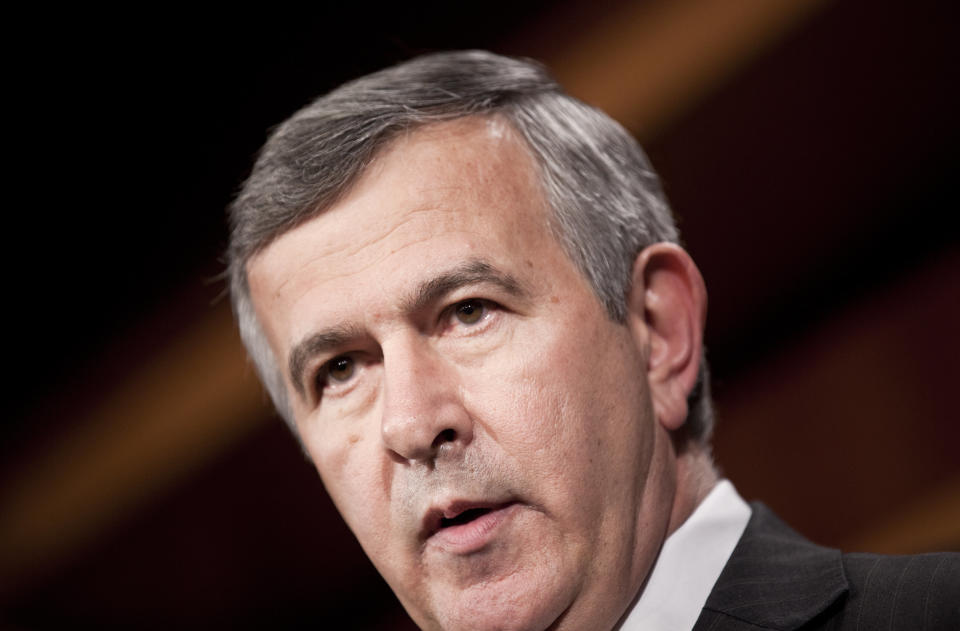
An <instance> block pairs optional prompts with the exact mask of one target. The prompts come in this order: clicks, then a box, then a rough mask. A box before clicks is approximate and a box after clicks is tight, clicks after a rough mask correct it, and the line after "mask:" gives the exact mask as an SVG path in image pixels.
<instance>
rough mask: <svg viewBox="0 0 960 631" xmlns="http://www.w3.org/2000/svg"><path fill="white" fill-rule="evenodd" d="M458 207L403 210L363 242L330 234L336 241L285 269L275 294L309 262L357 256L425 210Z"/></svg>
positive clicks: (414, 240)
mask: <svg viewBox="0 0 960 631" xmlns="http://www.w3.org/2000/svg"><path fill="white" fill-rule="evenodd" d="M457 210H458V209H456V208H444V207H441V206H438V205H433V204H426V203H425V204H421V205H419V206H416V207H414V208H411V209H410V210H408V211H406V212H404V213H403V215H402V216H401V217H400V218H399V219H398V221H397V222H395V223H394V224H393V225H392V226H390V228H389V229H388V230H387V231H386V232H383V233H382V234H379V235H377V236H374V237H369V238H367V239H364V240H361V241H360V242H355V241H353V240H351V239H348V238H346V237H345V236H343V235H331V237H332V238H333V239H334V241H335V242H334V243H330V244H329V246H328V247H326V248H320V249H319V250H318V249H316V248H311V250H310V252H309V254H308V255H307V256H304V257H298V258H300V260H299V261H298V262H297V264H296V267H295V268H294V269H292V270H289V271H285V272H284V275H283V279H282V280H281V281H280V282H279V283H277V285H276V286H275V288H274V295H275V296H277V295H279V294H280V293H282V291H283V290H284V289H285V288H286V287H287V286H288V285H289V284H290V283H291V282H294V281H295V280H296V279H297V278H298V277H300V276H301V274H299V272H303V271H304V270H307V269H308V268H309V267H310V266H312V265H314V264H316V263H317V262H318V261H321V260H322V259H326V258H330V257H338V258H347V259H348V258H352V257H355V256H357V255H358V254H361V253H363V252H364V251H365V250H367V249H368V248H370V247H371V246H373V245H375V244H376V243H377V242H378V241H383V240H386V239H388V238H390V236H391V235H393V234H394V233H395V232H397V231H398V230H400V229H401V228H403V227H404V225H406V224H408V223H410V222H411V221H413V220H414V219H416V218H418V217H419V216H420V215H422V214H424V213H432V212H440V213H455V212H457ZM360 232H361V233H363V232H365V230H362V229H361V230H360ZM430 236H432V235H430V234H426V233H424V234H418V235H417V237H416V238H412V239H411V240H409V241H408V242H406V243H404V244H403V246H401V247H400V248H396V249H393V250H390V251H389V252H386V253H384V254H381V255H380V256H378V257H377V258H375V259H373V260H372V261H370V262H369V263H367V264H365V265H363V266H362V267H360V268H358V269H356V270H353V271H351V272H349V273H341V274H334V275H332V276H331V278H345V277H348V276H351V275H354V274H357V273H360V272H363V271H365V270H366V269H368V268H369V267H371V266H375V265H378V264H380V263H382V262H383V259H385V258H386V257H387V256H389V255H391V254H394V253H395V252H397V251H398V250H400V249H402V248H404V247H408V246H410V245H415V244H417V243H421V242H423V241H425V240H427V239H428V238H430ZM281 239H282V237H281ZM278 244H279V240H278V242H277V244H274V245H278ZM271 247H273V246H271ZM278 248H279V249H284V246H283V244H279V245H278ZM266 257H269V253H266ZM322 267H327V266H322Z"/></svg>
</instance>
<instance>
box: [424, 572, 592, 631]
mask: <svg viewBox="0 0 960 631" xmlns="http://www.w3.org/2000/svg"><path fill="white" fill-rule="evenodd" d="M545 565H547V564H545ZM544 569H545V568H543V567H540V568H537V569H536V570H534V571H532V572H531V571H529V570H527V571H523V570H521V571H519V572H515V573H512V574H510V575H508V576H505V577H503V578H500V579H498V580H496V581H494V582H482V583H476V584H473V585H470V586H468V587H466V588H458V587H452V586H451V587H450V588H449V589H442V590H439V593H437V594H435V596H434V598H432V601H433V605H434V607H433V610H434V611H435V612H437V615H436V617H435V619H434V620H435V621H434V622H432V623H428V624H426V625H423V624H421V626H423V628H425V629H443V630H444V631H542V630H545V629H559V628H563V627H557V626H555V624H556V623H557V621H558V619H560V618H562V617H563V616H564V615H565V613H566V612H567V610H568V609H569V608H570V606H571V605H572V604H573V603H574V601H575V600H576V596H577V591H578V588H579V585H577V584H575V583H573V582H572V581H566V583H569V584H565V583H563V582H559V581H561V580H562V579H561V577H569V576H571V575H570V574H568V573H563V572H560V571H544ZM538 570H539V571H538ZM414 617H415V619H416V616H414ZM418 623H420V621H419V620H418Z"/></svg>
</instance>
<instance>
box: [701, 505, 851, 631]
mask: <svg viewBox="0 0 960 631" xmlns="http://www.w3.org/2000/svg"><path fill="white" fill-rule="evenodd" d="M752 508H753V514H752V515H751V517H750V521H749V523H748V524H747V528H746V530H745V531H744V533H743V536H742V537H741V538H740V542H739V543H738V544H737V547H736V548H735V549H734V551H733V554H732V555H731V556H730V560H729V561H727V564H726V566H724V568H723V572H722V573H721V574H720V578H719V579H717V583H716V585H714V587H713V591H712V592H710V597H709V598H708V599H707V603H706V605H704V608H703V611H702V612H701V614H700V618H699V619H698V620H697V624H696V625H694V631H706V630H707V629H712V630H720V629H749V628H751V627H756V626H759V627H764V628H768V629H777V630H781V631H791V630H793V629H797V628H799V627H801V626H802V625H804V624H805V623H807V622H809V621H810V620H812V619H813V618H815V617H816V616H817V615H819V614H820V613H822V612H824V611H825V610H826V609H827V608H829V607H830V605H832V604H833V603H834V602H836V601H837V600H838V599H840V598H842V597H843V596H844V595H845V594H846V593H847V591H848V589H849V587H848V584H847V579H846V576H845V575H844V573H843V565H842V562H841V559H840V552H839V551H838V550H831V549H828V548H822V547H820V546H818V545H815V544H813V543H810V542H809V541H807V540H806V539H804V538H803V537H801V536H800V535H799V534H797V533H796V532H794V531H793V530H791V529H790V527H789V526H787V525H786V524H784V523H783V522H782V521H780V520H779V519H778V518H777V517H776V516H775V515H774V514H773V513H772V512H771V511H770V509H768V508H767V507H766V506H764V505H763V504H759V503H754V504H752Z"/></svg>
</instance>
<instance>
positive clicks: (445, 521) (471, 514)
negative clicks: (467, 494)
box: [440, 508, 493, 529]
mask: <svg viewBox="0 0 960 631" xmlns="http://www.w3.org/2000/svg"><path fill="white" fill-rule="evenodd" d="M491 510H493V509H491V508H468V509H467V510H465V511H463V512H462V513H460V514H458V515H456V516H454V517H450V518H447V517H441V518H440V528H441V529H443V528H449V527H450V526H461V525H463V524H469V523H470V522H472V521H473V520H474V519H477V518H478V517H482V516H484V515H486V514H487V513H489V512H490V511H491Z"/></svg>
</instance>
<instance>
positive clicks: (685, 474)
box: [667, 444, 720, 536]
mask: <svg viewBox="0 0 960 631" xmlns="http://www.w3.org/2000/svg"><path fill="white" fill-rule="evenodd" d="M676 458H677V460H676V472H677V491H676V494H675V496H674V501H673V508H672V510H671V512H670V521H669V522H668V525H667V536H670V535H671V534H673V533H674V532H675V531H676V530H677V528H679V527H680V526H682V525H683V522H685V521H687V518H688V517H690V515H691V514H692V513H693V511H694V510H695V509H696V508H697V506H699V505H700V502H702V501H703V499H704V498H705V497H706V496H707V494H708V493H710V491H711V490H712V489H713V487H714V486H716V484H717V481H718V480H719V479H720V476H719V474H718V473H717V470H716V468H715V467H714V466H713V459H712V458H711V457H710V448H709V446H704V445H698V444H687V445H684V446H683V448H682V449H681V450H680V451H679V453H678V454H677V456H676Z"/></svg>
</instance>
